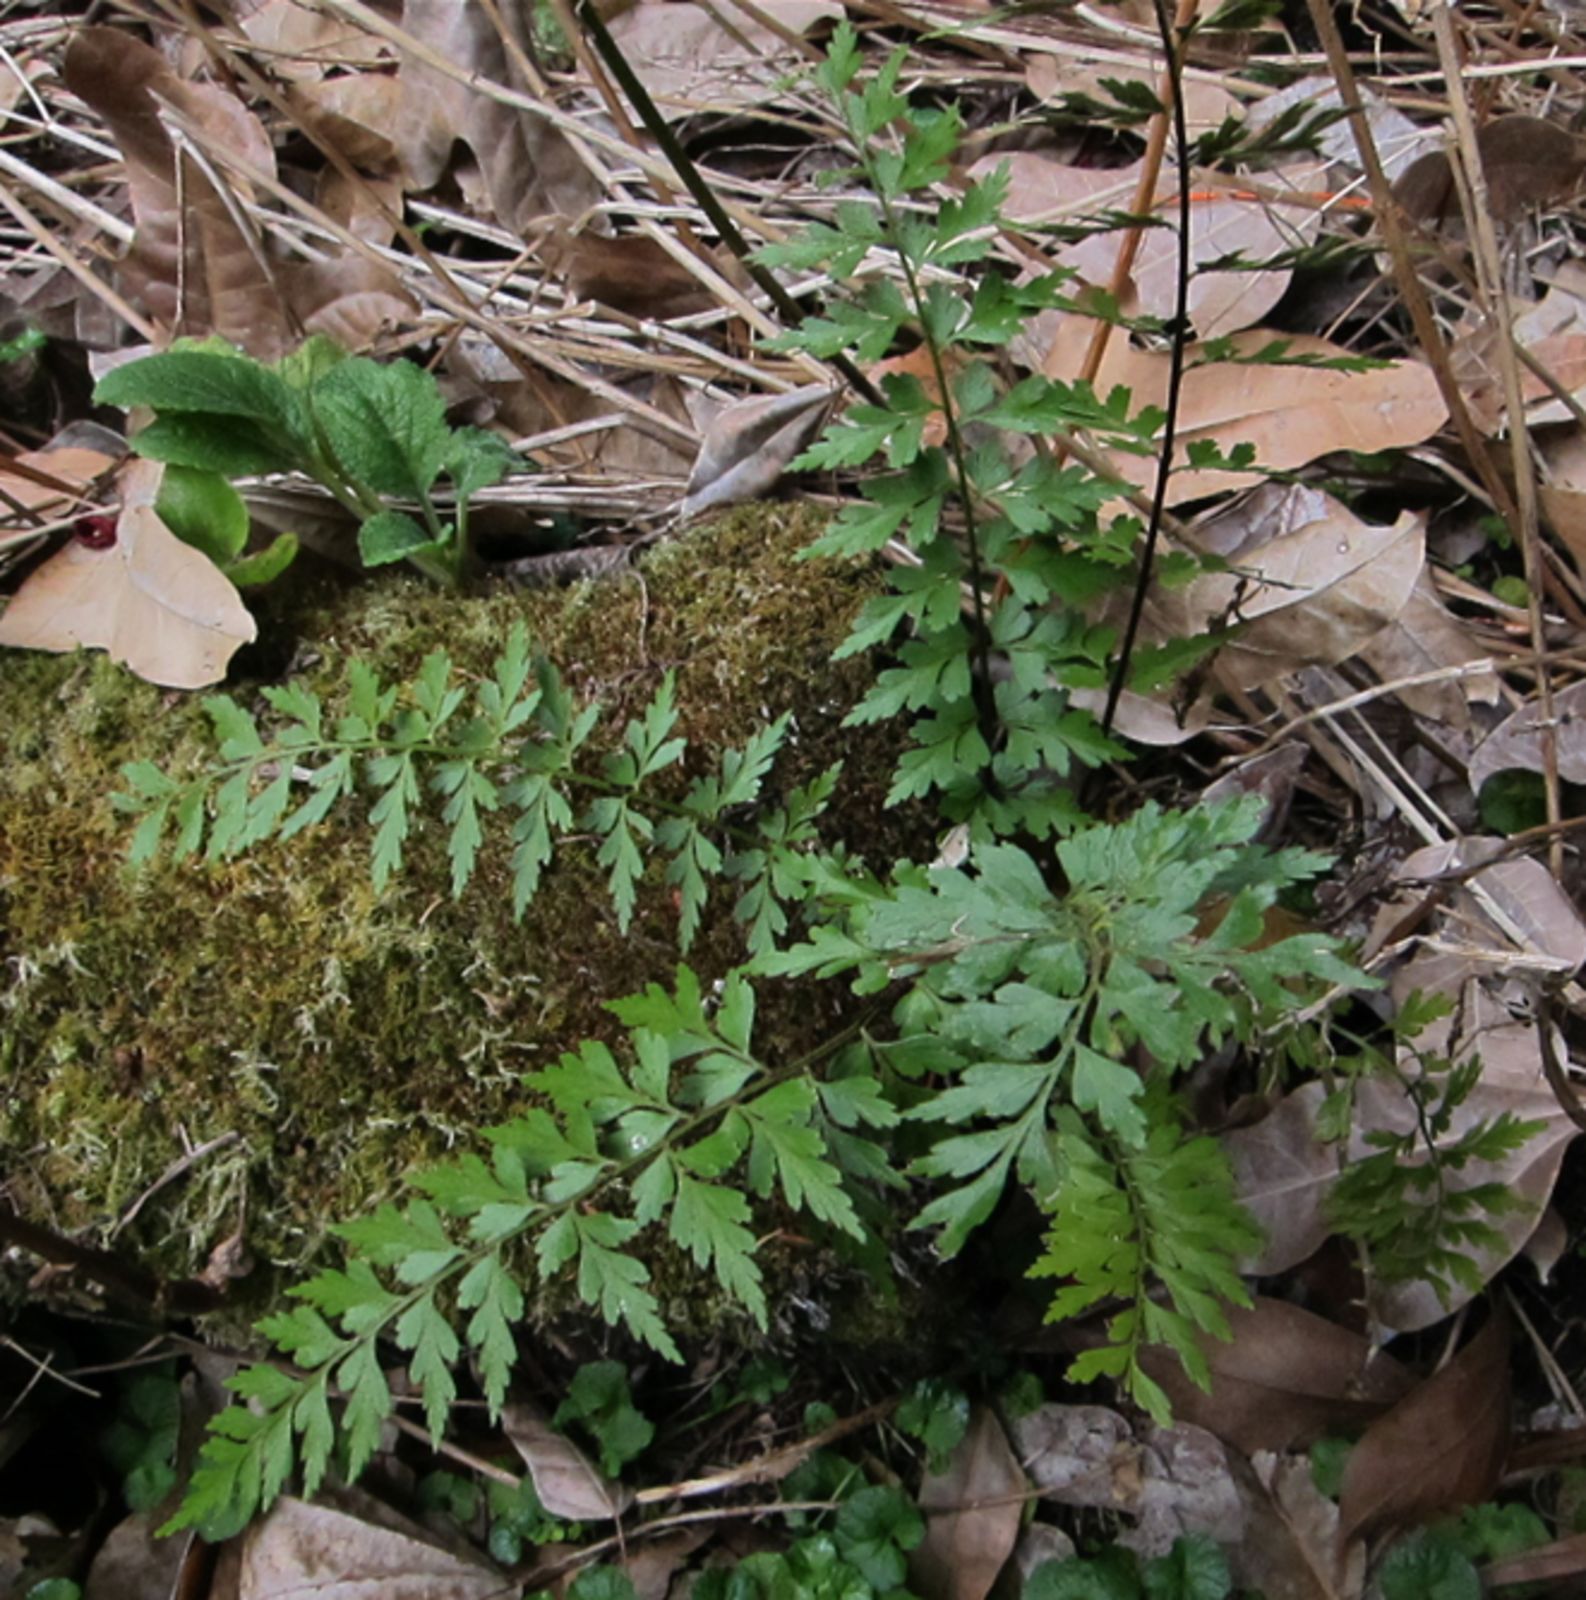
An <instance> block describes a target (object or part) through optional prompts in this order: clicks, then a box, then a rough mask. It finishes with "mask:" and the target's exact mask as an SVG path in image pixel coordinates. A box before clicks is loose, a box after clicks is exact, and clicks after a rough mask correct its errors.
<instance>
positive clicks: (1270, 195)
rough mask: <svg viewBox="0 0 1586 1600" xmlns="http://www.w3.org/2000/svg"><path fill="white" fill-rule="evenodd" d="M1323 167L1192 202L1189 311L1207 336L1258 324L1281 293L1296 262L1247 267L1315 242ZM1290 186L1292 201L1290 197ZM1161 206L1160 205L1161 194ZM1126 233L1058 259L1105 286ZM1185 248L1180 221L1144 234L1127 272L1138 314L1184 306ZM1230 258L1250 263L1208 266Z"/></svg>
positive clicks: (1084, 243)
mask: <svg viewBox="0 0 1586 1600" xmlns="http://www.w3.org/2000/svg"><path fill="white" fill-rule="evenodd" d="M1325 172H1326V167H1325V165H1323V164H1321V163H1317V162H1302V163H1300V164H1299V165H1296V166H1292V167H1287V168H1282V169H1279V170H1277V171H1273V172H1265V173H1262V175H1261V177H1260V178H1259V179H1254V180H1251V181H1252V183H1254V184H1256V185H1257V186H1258V187H1259V190H1260V197H1259V198H1258V197H1256V196H1254V195H1251V194H1243V193H1229V194H1227V195H1226V196H1224V195H1221V194H1219V195H1216V196H1215V198H1210V199H1204V200H1197V202H1196V203H1195V204H1194V205H1192V206H1191V207H1190V261H1191V273H1192V275H1191V278H1190V284H1189V300H1188V305H1189V316H1190V321H1191V323H1192V324H1193V325H1194V328H1195V332H1196V333H1197V334H1198V335H1199V336H1200V337H1201V338H1202V339H1211V338H1215V337H1217V336H1218V335H1220V334H1225V333H1235V332H1238V331H1239V330H1240V329H1241V328H1249V327H1253V326H1254V325H1255V324H1256V323H1258V322H1259V321H1260V320H1261V319H1262V318H1263V317H1264V316H1266V314H1267V313H1268V312H1269V311H1270V310H1271V309H1272V308H1273V307H1274V306H1275V305H1276V304H1277V303H1278V301H1279V300H1281V299H1282V298H1283V296H1284V294H1285V292H1286V291H1287V290H1288V287H1289V280H1290V279H1291V278H1292V277H1293V275H1294V274H1293V271H1292V269H1291V268H1288V267H1267V268H1264V269H1262V270H1259V271H1255V270H1249V269H1250V268H1254V267H1259V266H1260V264H1261V263H1262V262H1265V261H1271V260H1274V259H1276V258H1278V257H1280V256H1282V255H1283V254H1284V253H1285V252H1286V251H1292V250H1297V249H1301V248H1303V247H1304V246H1305V245H1308V244H1310V243H1312V242H1313V241H1314V240H1315V238H1316V234H1317V230H1318V229H1319V228H1320V226H1321V213H1320V211H1318V210H1317V207H1316V203H1315V201H1314V199H1311V198H1310V195H1311V193H1312V192H1313V191H1315V190H1317V189H1319V188H1320V187H1321V186H1322V184H1323V181H1324V175H1325ZM1285 192H1287V193H1289V194H1292V195H1293V196H1294V199H1293V200H1292V201H1290V202H1287V203H1286V202H1285V201H1284V199H1283V196H1284V194H1285ZM1158 206H1159V208H1161V207H1162V201H1161V200H1159V201H1158ZM1158 214H1159V215H1160V216H1162V218H1163V220H1165V221H1168V222H1171V223H1176V221H1177V216H1178V211H1177V207H1176V205H1171V206H1168V207H1166V208H1165V209H1159V213H1158ZM1124 237H1125V235H1124V232H1123V231H1122V230H1110V231H1107V232H1098V233H1091V234H1089V235H1088V236H1087V237H1086V238H1084V239H1081V240H1079V241H1078V242H1077V243H1074V244H1071V245H1067V246H1065V247H1064V248H1063V249H1062V250H1061V251H1059V252H1058V255H1057V257H1056V260H1057V263H1058V265H1059V266H1063V267H1067V268H1069V269H1070V270H1071V271H1074V272H1077V273H1078V274H1079V275H1080V277H1081V278H1083V279H1085V280H1086V281H1087V282H1089V283H1093V284H1096V285H1097V286H1098V287H1106V286H1108V285H1110V283H1111V282H1112V274H1113V268H1114V264H1115V263H1116V261H1117V259H1118V252H1119V250H1120V248H1121V246H1122V243H1123V240H1124ZM1179 254H1180V251H1179V237H1178V229H1177V227H1176V226H1169V227H1162V228H1147V229H1145V230H1144V231H1143V232H1142V234H1141V237H1140V244H1139V249H1138V253H1137V254H1136V256H1135V259H1134V265H1133V268H1132V269H1131V271H1130V275H1129V277H1130V282H1131V283H1132V285H1133V287H1134V299H1133V302H1132V304H1131V307H1130V309H1131V310H1133V311H1134V312H1135V313H1136V314H1138V315H1142V316H1152V317H1171V316H1173V315H1174V313H1175V311H1176V309H1177V306H1178V273H1179ZM1232 256H1239V257H1241V258H1242V259H1243V260H1244V261H1245V262H1246V263H1248V266H1247V268H1246V269H1243V270H1226V271H1214V270H1211V269H1210V268H1209V266H1208V263H1211V262H1215V261H1219V260H1222V259H1224V258H1225V257H1232Z"/></svg>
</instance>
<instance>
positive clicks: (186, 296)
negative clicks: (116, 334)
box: [65, 27, 291, 361]
mask: <svg viewBox="0 0 1586 1600" xmlns="http://www.w3.org/2000/svg"><path fill="white" fill-rule="evenodd" d="M65 73H66V82H67V85H68V87H70V89H71V90H72V92H73V93H74V94H77V95H80V96H81V97H82V99H83V100H85V101H86V102H87V103H88V104H89V105H90V106H92V107H93V109H94V110H95V111H97V112H98V113H99V114H100V115H101V116H102V117H103V118H104V119H105V122H106V123H107V124H108V125H109V128H110V131H111V133H112V134H113V135H114V137H115V140H116V143H117V145H118V146H119V147H120V149H121V156H122V161H123V163H124V165H125V168H126V174H127V182H128V184H129V185H130V187H131V190H132V209H133V214H134V215H135V217H136V218H137V234H136V236H135V237H134V239H133V242H132V248H131V249H130V251H129V252H128V253H127V256H126V258H125V259H124V260H123V261H122V263H121V268H120V276H121V281H122V286H123V288H124V289H125V291H126V292H127V294H128V296H129V297H130V298H131V299H133V300H135V301H139V302H141V303H142V304H143V305H144V306H145V307H146V308H147V310H148V312H149V313H150V315H151V316H153V317H155V318H156V319H157V320H158V321H160V322H161V323H163V324H164V325H165V327H166V328H167V329H169V330H170V332H171V333H173V334H181V333H191V334H195V335H200V336H203V335H208V334H219V335H220V336H221V337H222V338H224V339H229V340H230V341H231V343H233V344H235V345H238V346H240V347H241V348H242V349H244V350H246V351H247V352H248V353H249V354H250V355H252V356H257V357H258V358H259V359H260V360H261V361H268V360H274V359H275V358H277V357H278V356H280V355H282V354H284V352H285V350H286V348H287V345H288V344H289V343H290V342H291V341H290V338H289V332H290V330H289V324H288V317H287V312H286V309H285V307H284V306H283V305H282V303H281V298H280V296H279V295H278V294H277V292H276V289H275V286H274V284H273V283H272V282H271V278H270V274H269V272H268V271H267V269H266V267H265V265H264V255H263V251H262V249H261V248H260V246H259V242H258V240H257V239H255V238H253V237H251V236H250V235H249V234H247V233H244V232H243V230H242V228H241V227H240V226H239V224H238V221H237V218H238V217H239V216H241V215H243V211H242V208H241V207H240V206H239V205H237V203H236V202H235V200H234V199H232V198H231V197H230V196H228V195H222V194H221V193H220V192H218V191H217V190H216V188H215V186H214V185H213V184H212V183H211V182H210V179H209V177H208V175H207V174H206V173H205V171H204V170H203V169H202V168H200V167H199V165H198V164H197V163H196V162H195V161H193V160H192V159H191V158H190V157H189V156H186V155H183V156H181V157H180V162H178V156H177V149H176V145H175V143H174V141H173V140H172V138H171V135H170V133H169V132H168V131H167V127H166V124H165V121H164V120H163V118H162V107H164V106H169V107H170V108H171V109H172V110H174V111H175V112H176V113H177V114H179V115H180V116H181V117H182V118H183V119H184V120H185V121H186V122H187V123H188V124H189V125H190V126H191V127H192V128H194V129H196V130H198V131H199V132H200V133H201V135H202V138H203V140H204V142H206V143H210V144H213V145H214V146H216V147H217V148H220V149H223V150H227V151H229V152H231V153H232V154H234V155H236V156H238V157H240V158H241V159H242V160H244V161H246V162H247V163H248V165H249V166H252V167H254V168H256V169H257V170H259V171H261V172H264V173H267V174H269V175H270V176H272V177H273V176H274V173H275V150H274V146H273V145H272V144H271V142H270V136H269V134H268V133H266V132H265V130H264V127H263V125H262V124H261V123H260V122H259V120H258V118H257V117H255V116H254V115H253V114H252V113H251V112H250V111H248V110H247V109H246V108H245V107H244V106H243V104H242V102H241V101H240V100H238V99H237V98H236V96H235V95H232V94H228V93H227V92H226V91H225V90H223V89H220V88H217V87H214V86H211V85H206V84H194V83H188V82H185V81H184V80H183V79H181V78H179V77H177V75H176V74H175V73H174V72H173V71H172V70H171V69H170V67H168V66H167V65H166V63H165V60H164V58H163V57H162V56H161V55H160V54H159V52H158V51H156V50H153V49H151V48H150V47H149V46H148V45H146V44H143V43H141V42H140V41H139V40H137V39H134V38H132V37H130V36H129V35H128V34H126V33H124V32H123V31H122V30H121V29H119V28H99V27H95V28H80V29H78V30H77V32H76V33H75V34H73V36H72V42H71V44H70V45H69V46H68V47H67V51H66V66H65ZM211 165H212V164H211Z"/></svg>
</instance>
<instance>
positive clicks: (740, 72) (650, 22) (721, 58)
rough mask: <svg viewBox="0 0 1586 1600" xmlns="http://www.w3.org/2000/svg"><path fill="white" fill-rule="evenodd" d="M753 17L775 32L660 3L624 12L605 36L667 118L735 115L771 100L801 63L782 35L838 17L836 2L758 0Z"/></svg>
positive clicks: (732, 17)
mask: <svg viewBox="0 0 1586 1600" xmlns="http://www.w3.org/2000/svg"><path fill="white" fill-rule="evenodd" d="M755 10H756V11H757V12H759V13H761V14H762V15H763V16H765V17H766V18H768V19H769V20H770V21H771V22H773V23H775V24H776V27H775V28H772V27H767V26H766V25H765V24H764V23H762V22H760V21H758V20H755V19H754V18H753V17H751V16H750V15H748V14H747V12H745V11H739V10H738V9H737V8H736V7H725V8H722V9H719V10H718V9H717V8H715V7H706V6H696V5H690V4H683V3H672V0H663V3H662V4H660V5H639V6H634V7H632V8H631V9H630V10H627V11H625V12H623V14H622V15H621V16H619V17H617V18H615V19H614V20H613V21H612V23H611V36H612V38H613V39H615V40H616V41H617V44H618V46H619V48H620V49H621V50H622V53H623V55H624V56H625V57H626V58H627V61H628V65H629V66H631V67H632V68H633V70H634V72H635V74H636V75H637V76H638V79H639V81H640V83H642V84H643V85H644V87H645V88H646V89H647V90H648V91H649V93H650V97H651V98H652V99H653V100H654V101H655V103H656V105H657V107H658V108H659V109H660V110H661V111H662V112H664V113H665V114H666V115H667V116H668V117H681V116H687V115H690V114H691V113H693V112H696V111H705V110H713V111H730V110H737V109H740V108H741V107H744V106H752V105H759V104H761V103H762V102H763V101H766V100H769V99H772V98H773V97H774V96H775V94H776V93H777V86H778V85H779V84H780V83H781V82H782V81H783V80H784V79H785V78H786V76H787V74H788V72H789V71H790V69H792V68H794V67H797V66H799V65H800V64H801V62H802V61H803V57H802V56H801V55H800V53H799V51H798V50H797V48H796V47H795V46H794V45H792V44H790V43H789V42H788V40H787V38H786V37H785V35H788V34H801V33H804V32H806V31H807V30H808V29H810V28H811V27H813V26H814V25H815V24H816V23H817V22H823V21H827V20H840V19H841V17H842V15H843V8H842V7H841V6H840V5H837V4H836V3H835V0H759V3H758V4H757V5H756V7H755ZM778 30H780V31H778Z"/></svg>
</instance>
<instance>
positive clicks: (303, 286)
mask: <svg viewBox="0 0 1586 1600" xmlns="http://www.w3.org/2000/svg"><path fill="white" fill-rule="evenodd" d="M281 277H282V282H283V284H284V285H285V286H286V289H287V292H288V293H289V294H290V295H291V297H292V304H293V305H294V306H295V307H296V308H297V312H298V315H299V316H301V317H302V319H303V328H304V331H305V332H307V333H323V334H325V335H326V336H327V337H328V338H331V339H334V340H335V341H336V343H337V344H339V345H340V346H341V347H342V348H343V349H344V350H366V349H368V348H369V346H371V345H372V344H373V343H374V342H375V340H376V339H378V338H379V337H380V336H381V335H382V334H385V333H389V332H390V331H391V330H392V329H393V328H399V327H403V326H405V325H406V324H408V323H410V322H412V321H413V320H414V319H415V318H416V317H417V315H418V304H417V302H416V301H415V300H414V299H413V297H412V296H411V295H410V294H409V293H408V292H407V290H406V289H404V288H403V287H402V285H401V282H400V281H399V280H398V279H397V277H396V275H395V273H393V272H391V271H389V270H388V269H387V268H386V267H384V266H382V265H381V264H380V262H378V261H371V260H369V259H368V257H366V256H343V257H341V258H339V259H337V260H334V261H300V262H296V263H294V264H293V265H292V266H291V267H288V268H283V269H282V274H281Z"/></svg>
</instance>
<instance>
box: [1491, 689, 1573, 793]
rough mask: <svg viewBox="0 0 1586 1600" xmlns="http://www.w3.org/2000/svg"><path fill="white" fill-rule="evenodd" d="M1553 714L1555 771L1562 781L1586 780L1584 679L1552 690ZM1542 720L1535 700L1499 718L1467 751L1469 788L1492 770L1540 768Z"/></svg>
mask: <svg viewBox="0 0 1586 1600" xmlns="http://www.w3.org/2000/svg"><path fill="white" fill-rule="evenodd" d="M1553 715H1554V717H1555V718H1556V719H1557V724H1558V725H1557V727H1556V728H1555V730H1554V735H1553V743H1554V748H1555V749H1556V751H1557V753H1558V775H1559V776H1560V777H1561V778H1563V779H1564V781H1565V782H1566V783H1586V683H1572V684H1571V685H1570V686H1569V687H1568V688H1567V689H1557V690H1555V691H1554V694H1553ZM1542 723H1543V715H1542V707H1541V705H1540V704H1539V703H1538V702H1537V701H1532V702H1531V703H1530V704H1529V705H1525V706H1521V708H1520V709H1519V710H1518V711H1516V712H1515V713H1514V715H1513V716H1511V717H1507V718H1505V720H1504V721H1502V722H1500V723H1499V724H1498V726H1497V727H1496V728H1494V729H1493V730H1492V732H1491V733H1489V734H1488V735H1487V737H1486V738H1485V739H1483V740H1482V741H1481V743H1480V744H1479V745H1477V746H1476V748H1475V750H1474V751H1473V752H1472V753H1471V757H1470V767H1469V772H1470V786H1471V788H1472V789H1480V788H1481V786H1482V785H1483V784H1484V783H1485V782H1486V781H1487V780H1488V779H1489V778H1491V777H1492V776H1494V775H1495V774H1496V773H1499V772H1507V771H1509V770H1510V769H1511V768H1519V769H1521V770H1523V771H1526V772H1541V771H1542V770H1543V753H1542V737H1543V736H1542Z"/></svg>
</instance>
